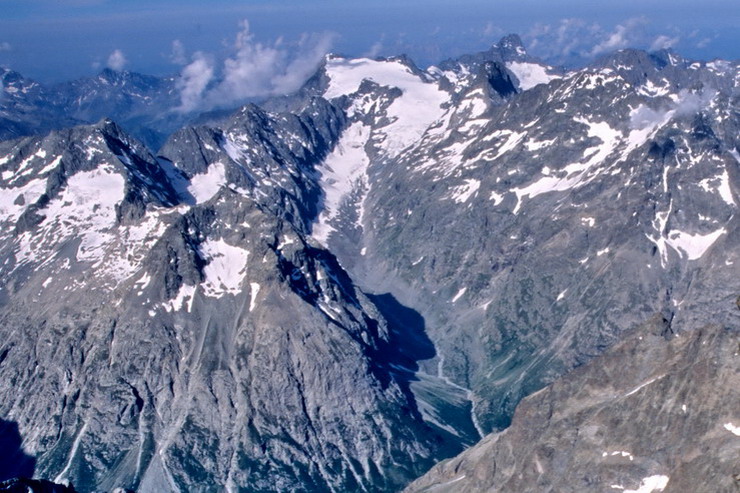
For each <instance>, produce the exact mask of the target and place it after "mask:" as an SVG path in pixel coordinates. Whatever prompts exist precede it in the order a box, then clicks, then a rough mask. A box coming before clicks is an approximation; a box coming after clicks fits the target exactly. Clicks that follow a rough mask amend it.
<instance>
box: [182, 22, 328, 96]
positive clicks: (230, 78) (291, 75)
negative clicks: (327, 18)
mask: <svg viewBox="0 0 740 493" xmlns="http://www.w3.org/2000/svg"><path fill="white" fill-rule="evenodd" d="M239 25H240V27H241V29H240V31H239V32H238V33H237V35H236V39H235V41H234V43H233V45H232V50H233V52H232V54H231V56H229V57H227V58H226V59H225V60H224V61H223V64H222V66H221V67H220V71H218V72H217V70H216V68H217V67H216V64H215V63H214V62H213V61H212V59H211V58H210V57H209V56H207V55H205V54H203V53H199V54H197V55H198V56H194V57H193V62H192V63H190V64H189V65H188V66H187V67H185V68H184V69H183V72H182V74H181V78H180V81H179V83H178V86H179V88H180V99H181V103H182V104H181V107H180V110H181V111H192V110H195V109H201V110H206V109H212V108H215V107H222V106H227V105H230V104H235V103H239V102H241V101H244V100H246V99H248V98H253V97H264V96H271V95H277V94H288V93H290V92H293V91H295V90H297V89H299V88H300V86H301V85H302V84H303V83H304V82H305V81H306V80H307V79H308V78H309V77H310V76H311V75H312V74H313V73H314V72H315V70H316V69H317V67H318V66H319V64H320V63H321V61H322V60H323V57H324V55H325V54H326V53H328V52H329V50H330V48H331V45H332V42H333V39H334V37H333V36H331V35H328V34H304V35H303V36H302V37H301V38H300V40H298V41H297V42H295V43H288V42H286V41H285V40H284V39H283V38H278V39H276V40H275V41H273V42H272V43H261V42H258V41H256V40H255V39H254V35H253V34H252V32H251V31H250V28H249V22H248V21H247V20H244V21H242V22H241V23H240V24H239ZM173 48H174V44H173ZM173 51H174V50H173Z"/></svg>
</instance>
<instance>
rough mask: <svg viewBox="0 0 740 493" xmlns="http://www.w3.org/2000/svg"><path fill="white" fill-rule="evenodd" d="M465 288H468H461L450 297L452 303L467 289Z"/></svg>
mask: <svg viewBox="0 0 740 493" xmlns="http://www.w3.org/2000/svg"><path fill="white" fill-rule="evenodd" d="M467 290H468V288H462V289H461V290H460V291H458V292H457V294H456V295H455V296H453V297H452V303H454V302H456V301H457V300H459V299H460V298H461V297H462V295H464V294H465V291H467Z"/></svg>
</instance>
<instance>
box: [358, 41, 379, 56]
mask: <svg viewBox="0 0 740 493" xmlns="http://www.w3.org/2000/svg"><path fill="white" fill-rule="evenodd" d="M381 51H383V42H382V41H380V40H378V41H376V42H375V43H373V45H372V46H371V47H370V49H369V50H367V51H366V52H365V53H363V55H362V56H364V57H366V58H376V57H377V56H378V55H380V52H381Z"/></svg>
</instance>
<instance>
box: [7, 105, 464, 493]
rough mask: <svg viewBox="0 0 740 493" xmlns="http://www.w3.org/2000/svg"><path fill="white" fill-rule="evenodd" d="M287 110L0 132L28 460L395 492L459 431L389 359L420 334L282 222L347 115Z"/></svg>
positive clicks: (91, 486) (84, 485) (451, 449)
mask: <svg viewBox="0 0 740 493" xmlns="http://www.w3.org/2000/svg"><path fill="white" fill-rule="evenodd" d="M323 104H324V105H326V103H325V102H324V103H323ZM247 113H248V115H247ZM317 114H318V113H317ZM322 114H323V115H330V116H331V113H330V112H328V111H325V112H323V113H322ZM260 117H261V118H262V120H259V118H260ZM286 118H287V120H286V121H285V122H282V125H283V126H280V125H279V124H280V122H279V121H277V120H275V121H268V120H269V117H268V116H267V115H266V114H264V113H262V114H260V113H259V111H258V110H256V109H254V108H246V109H245V116H244V120H235V121H234V122H233V124H232V126H231V127H230V128H228V129H219V130H215V129H206V128H202V129H191V130H183V131H182V132H181V133H179V134H177V135H176V136H175V137H173V140H172V143H171V146H168V149H169V150H170V152H168V153H166V155H167V159H164V158H162V159H160V160H159V161H157V160H156V159H155V158H154V157H153V156H152V155H151V154H149V153H148V151H147V150H146V149H145V148H144V147H143V146H142V145H141V144H138V143H136V142H135V141H134V140H133V139H132V138H130V137H129V136H127V135H126V134H125V133H123V132H122V131H121V130H120V128H118V127H117V126H116V125H115V124H114V123H112V122H109V121H104V122H101V123H100V124H98V125H95V126H87V127H77V128H74V129H71V130H66V131H62V132H53V133H51V134H50V135H49V136H47V137H45V138H27V139H22V140H18V141H9V142H5V143H2V144H0V146H1V147H2V150H1V152H0V154H2V155H3V156H4V157H3V158H2V159H1V161H2V164H1V165H0V171H2V175H1V176H2V182H1V185H0V190H1V191H2V200H3V202H2V204H1V207H2V210H3V214H2V221H3V224H2V232H3V233H2V235H3V237H2V247H1V248H2V249H1V250H0V255H2V258H3V260H2V262H1V264H2V267H1V273H2V284H0V306H1V307H2V309H1V310H0V327H1V330H2V344H0V386H1V388H0V392H1V393H2V395H3V396H4V398H3V401H2V404H0V414H2V416H3V417H4V419H6V420H8V421H12V422H14V423H17V425H18V430H19V433H20V435H21V436H22V437H23V440H24V442H23V448H24V451H25V453H26V454H28V455H30V456H33V457H34V458H35V472H34V474H35V475H36V476H37V477H45V478H49V479H53V480H55V481H56V482H61V481H65V480H70V481H72V483H73V484H74V485H75V487H76V488H77V489H78V490H79V491H93V490H102V491H110V490H112V489H114V488H116V487H123V488H128V489H135V490H141V491H220V490H222V489H223V488H227V489H230V490H233V491H291V490H300V491H347V490H367V489H372V490H378V489H381V490H393V489H396V488H398V487H400V486H402V485H403V484H405V483H407V482H408V481H410V480H411V479H412V478H414V477H416V476H418V475H419V474H421V473H422V472H423V471H424V470H426V469H427V468H428V467H430V466H431V465H432V464H433V462H434V461H435V460H438V459H440V458H442V457H444V456H448V455H449V454H451V453H455V452H456V451H459V450H460V447H459V445H458V444H457V443H456V442H453V441H450V440H449V439H448V438H447V437H446V436H445V435H444V434H443V433H442V432H440V431H435V430H434V429H432V428H430V427H429V426H428V425H427V424H425V423H424V421H423V420H422V419H421V416H420V413H419V410H418V408H417V406H416V403H415V401H414V400H413V397H412V394H411V393H410V391H409V389H408V375H407V374H405V373H399V372H397V371H395V370H394V369H393V367H394V366H404V367H407V368H414V359H413V358H414V354H415V353H414V351H415V348H411V349H409V350H408V351H406V352H403V348H404V344H406V343H405V342H404V341H400V342H399V341H398V337H399V336H398V335H397V334H395V333H394V332H393V330H392V329H391V328H390V327H389V324H388V322H387V321H386V319H385V318H384V317H383V315H382V314H381V313H380V312H379V311H378V309H377V308H376V306H375V305H374V304H373V302H372V301H371V300H370V299H369V298H367V297H366V296H365V295H363V294H362V293H361V292H359V291H358V290H357V289H356V288H355V287H354V286H353V285H352V283H351V282H350V280H349V278H348V277H347V275H346V273H344V271H343V270H342V269H341V267H340V266H339V265H338V263H337V261H336V259H335V258H334V257H333V256H332V255H331V254H330V253H329V252H327V251H325V250H323V249H318V248H316V247H313V246H311V245H309V244H307V243H306V241H305V238H304V236H303V234H302V228H305V227H306V226H305V224H303V223H302V222H301V221H299V220H295V221H292V220H291V219H292V218H296V217H303V216H304V215H305V214H306V212H305V211H303V210H302V208H303V207H308V206H306V205H305V204H304V202H305V203H309V204H310V203H311V201H310V200H308V199H306V198H305V197H307V196H310V195H311V193H313V192H312V190H311V189H310V188H308V189H304V188H301V187H302V185H301V183H302V182H300V181H298V180H297V176H296V175H294V173H297V174H300V173H302V171H301V163H302V162H304V161H311V160H316V159H319V158H320V157H321V156H322V153H324V152H325V149H326V147H325V146H326V144H325V143H324V142H323V140H322V139H324V138H326V137H325V136H324V137H322V134H321V132H327V133H329V134H330V133H331V132H333V131H335V130H336V129H335V127H336V126H339V125H341V119H332V118H330V117H326V118H325V119H321V121H319V120H313V121H311V122H310V125H309V124H308V123H307V121H304V120H303V119H301V117H300V116H292V117H286ZM306 118H309V119H310V118H311V117H310V115H309V116H307V117H306ZM289 123H290V125H289ZM278 127H279V128H281V129H282V130H281V131H285V132H287V131H290V132H292V133H291V135H292V136H293V137H294V138H295V140H294V141H291V142H292V144H291V145H287V146H286V147H282V148H278V147H273V146H272V144H271V143H270V141H269V140H261V138H262V137H263V135H261V134H262V133H264V132H267V133H269V132H270V131H271V130H270V129H271V128H272V129H273V130H275V129H276V128H278ZM232 139H233V140H232ZM257 145H262V146H266V147H265V148H262V149H259V150H257V151H258V152H259V155H260V156H261V158H260V160H254V161H250V163H249V164H250V166H249V167H246V157H245V156H246V154H245V153H246V152H247V151H246V149H248V148H252V147H251V146H257ZM175 147H176V148H177V149H178V151H179V154H178V152H176V151H175ZM209 153H210V154H209ZM184 156H187V160H185V157H184ZM204 156H205V157H204ZM276 183H279V184H280V185H281V186H280V187H277V186H276V185H275V184H276ZM304 196H305V197H304ZM281 201H282V202H281ZM314 207H315V206H314ZM309 208H310V207H309ZM278 212H279V213H278ZM445 444H447V445H445Z"/></svg>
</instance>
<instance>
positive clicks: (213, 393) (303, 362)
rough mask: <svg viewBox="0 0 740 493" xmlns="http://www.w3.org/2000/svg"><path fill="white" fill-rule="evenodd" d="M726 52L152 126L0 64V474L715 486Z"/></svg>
mask: <svg viewBox="0 0 740 493" xmlns="http://www.w3.org/2000/svg"><path fill="white" fill-rule="evenodd" d="M739 67H740V65H739V64H738V63H737V62H729V61H721V60H716V61H712V62H703V61H691V60H686V59H683V58H681V57H680V56H679V55H678V54H676V53H673V52H671V51H658V52H655V53H646V52H643V51H637V50H623V51H619V52H616V53H613V54H610V55H606V56H605V57H603V58H600V59H598V60H596V61H594V62H593V63H591V64H589V65H588V66H586V67H583V68H579V69H572V70H568V69H564V68H559V67H551V66H548V65H547V64H545V63H543V62H542V61H540V60H538V59H536V58H534V57H531V56H530V55H528V54H527V52H526V50H525V48H524V46H523V45H522V43H521V40H520V39H519V38H518V37H517V36H515V35H511V36H507V37H506V38H504V39H502V40H501V41H500V42H499V43H497V44H496V45H494V46H492V47H491V48H490V49H489V50H487V51H485V52H481V53H477V54H472V55H465V56H461V57H459V58H457V59H451V60H446V61H444V62H441V63H439V64H438V65H437V66H433V67H429V68H427V69H422V68H419V67H417V66H416V65H415V64H414V63H413V61H411V60H410V59H408V58H407V57H403V56H400V57H392V58H378V59H369V58H360V59H351V58H345V57H341V56H338V55H329V56H327V57H326V58H325V60H324V62H323V63H322V64H321V66H320V67H319V69H318V71H317V72H316V73H315V75H314V76H313V77H311V79H310V80H308V82H307V83H306V84H305V85H304V87H303V88H302V89H301V90H300V91H298V92H297V93H295V94H292V95H288V96H283V97H278V98H272V99H270V100H267V101H264V102H262V103H260V104H258V105H256V104H248V105H246V106H243V107H241V108H239V109H237V110H236V111H234V112H232V113H229V114H228V115H221V114H219V115H211V117H209V118H208V119H202V120H201V121H202V122H203V123H202V124H200V125H190V126H184V127H182V128H178V129H176V130H175V129H174V127H175V126H176V125H179V124H181V123H183V122H184V121H185V117H182V119H180V117H179V116H178V117H177V118H175V117H167V118H165V117H163V116H162V115H164V113H162V112H163V108H169V110H174V109H175V108H172V106H174V105H176V104H177V93H176V91H175V89H176V82H175V81H173V80H171V79H157V78H148V77H146V76H140V75H137V74H131V73H117V72H113V71H105V72H104V73H102V74H101V75H100V76H98V77H97V78H93V79H87V80H83V81H77V82H74V83H69V84H67V85H61V86H58V88H57V90H56V92H55V90H53V89H50V88H44V87H41V86H39V85H38V84H36V83H34V82H32V81H28V80H26V79H24V78H23V77H22V76H20V75H19V74H15V73H13V72H9V71H5V72H3V74H2V77H3V79H2V80H3V84H4V88H5V89H4V90H5V92H6V93H9V94H11V96H12V97H10V98H5V99H3V101H1V102H0V103H2V105H0V117H1V118H2V119H3V120H2V122H10V123H8V126H7V128H6V129H5V130H6V132H5V133H4V134H3V136H4V137H11V136H12V137H15V138H14V139H12V140H5V141H2V142H0V395H2V397H3V398H2V399H1V400H0V439H2V444H3V445H4V446H3V447H2V448H3V449H5V450H6V452H0V462H2V463H3V464H8V465H7V466H4V467H5V468H4V469H3V467H2V466H0V481H2V480H5V479H10V478H15V477H35V478H43V479H45V480H48V481H53V482H54V483H57V484H59V485H69V486H54V485H53V484H52V483H49V484H48V485H46V486H43V487H47V486H48V488H65V487H69V488H74V489H75V491H80V492H93V491H114V490H116V489H118V490H119V491H127V490H131V491H158V492H159V491H172V492H175V491H182V492H184V491H204V492H205V491H224V490H226V491H249V492H252V491H255V492H256V491H335V492H341V491H399V490H402V489H403V488H404V487H406V486H407V485H409V483H411V482H412V481H414V480H417V478H419V477H420V476H422V475H423V474H424V473H425V472H427V471H428V470H429V469H430V468H432V470H431V472H429V474H428V475H427V476H424V477H423V478H421V479H418V480H417V481H416V482H414V483H412V484H411V486H409V488H410V491H476V490H486V491H489V490H492V491H611V490H614V491H617V490H620V491H625V492H628V491H639V492H641V493H644V492H649V491H701V488H700V487H698V486H697V485H698V484H699V483H697V481H698V479H697V478H702V480H703V481H706V482H705V483H704V484H707V485H710V486H709V489H708V490H707V491H732V488H736V487H737V485H738V483H737V481H738V477H740V476H738V474H740V471H739V470H737V469H736V465H737V460H736V457H737V456H738V451H739V447H740V433H738V426H740V415H738V409H740V408H739V407H738V404H740V400H739V399H740V390H738V389H739V388H740V387H739V386H738V383H739V382H738V373H737V358H738V355H737V351H738V344H739V342H738V330H740V312H739V311H738V310H737V307H736V306H735V305H736V301H737V299H738V295H740V271H739V270H738V269H740V255H739V254H740V251H739V250H738V248H737V245H738V244H740V228H738V214H737V213H738V204H740V141H739V140H738V138H739V137H738V136H739V135H740V132H739V131H738V130H739V127H740V113H739V112H738V101H739V96H740V92H738V87H739V85H740V70H739ZM75 91H76V92H75ZM70 94H80V95H82V94H84V95H86V96H85V97H84V98H83V97H81V96H80V97H76V98H74V97H71V96H70ZM54 105H57V106H54ZM66 106H69V107H70V108H72V109H73V110H74V111H71V112H70V113H69V115H71V116H69V120H63V119H60V118H61V117H60V116H59V113H58V112H56V113H55V111H57V110H56V109H55V108H58V107H66ZM43 111H46V113H44V114H43V115H42V113H43ZM101 111H103V112H104V113H106V114H107V113H110V115H108V116H112V117H113V120H111V119H108V118H104V119H101V120H99V121H97V122H96V123H92V124H89V123H88V124H84V125H77V126H74V125H76V124H78V123H80V122H89V121H90V120H93V119H96V118H98V117H99V116H103V115H100V114H99V113H100V112H101ZM35 115H36V116H38V115H42V116H43V118H41V117H38V118H37V117H36V116H35ZM116 115H118V116H121V118H122V119H123V120H125V121H124V122H123V123H117V122H115V121H114V120H115V119H116ZM132 122H139V123H141V122H144V123H142V124H141V126H136V125H133V124H132ZM3 125H5V124H4V123H3ZM131 128H133V129H134V131H133V132H131V131H130V130H129V129H131ZM134 134H135V135H134ZM137 137H138V138H137ZM141 139H143V140H144V141H145V143H142V142H141ZM165 139H166V140H165ZM162 141H164V143H163V144H162V145H161V146H160V143H162ZM148 146H149V147H148ZM153 147H157V149H154V148H153ZM710 324H711V325H710ZM543 389H544V390H543ZM527 396H529V397H527ZM522 399H524V401H522ZM520 401H521V403H520ZM515 410H516V411H515ZM481 438H482V441H481ZM476 443H477V445H476ZM471 447H472V448H471ZM466 449H467V450H466ZM461 453H462V455H458V454H461ZM454 456H457V457H456V458H454V459H452V460H450V461H448V462H443V463H442V464H440V465H437V466H434V465H435V464H437V463H439V462H440V461H443V460H445V459H450V458H451V457H454ZM433 466H434V467H433ZM16 481H20V480H16ZM24 481H25V480H24ZM15 484H21V483H15ZM44 484H46V483H44ZM72 485H73V486H72ZM37 486H38V485H37ZM41 487H42V486H38V488H41ZM29 488H30V486H29ZM697 488H699V489H697ZM39 491H41V490H39Z"/></svg>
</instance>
